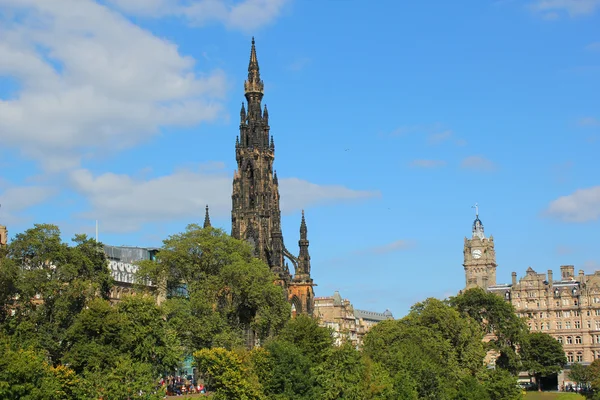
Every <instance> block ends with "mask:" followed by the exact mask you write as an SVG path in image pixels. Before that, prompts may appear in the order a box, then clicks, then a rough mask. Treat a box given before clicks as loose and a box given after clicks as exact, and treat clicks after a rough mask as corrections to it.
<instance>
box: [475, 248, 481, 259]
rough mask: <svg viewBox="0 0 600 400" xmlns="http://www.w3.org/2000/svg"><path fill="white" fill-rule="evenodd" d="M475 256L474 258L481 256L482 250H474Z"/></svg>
mask: <svg viewBox="0 0 600 400" xmlns="http://www.w3.org/2000/svg"><path fill="white" fill-rule="evenodd" d="M473 258H474V259H478V258H481V250H473Z"/></svg>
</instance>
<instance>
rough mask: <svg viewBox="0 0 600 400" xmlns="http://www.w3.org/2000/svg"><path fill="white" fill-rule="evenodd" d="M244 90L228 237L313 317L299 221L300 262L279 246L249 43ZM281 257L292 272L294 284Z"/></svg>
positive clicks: (264, 116)
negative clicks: (241, 243) (245, 246)
mask: <svg viewBox="0 0 600 400" xmlns="http://www.w3.org/2000/svg"><path fill="white" fill-rule="evenodd" d="M244 89H245V97H246V101H247V103H248V104H247V108H248V110H247V111H246V106H245V104H244V103H242V109H241V111H240V134H239V136H238V137H237V138H236V143H235V156H236V161H237V167H238V168H237V170H236V171H235V172H234V175H233V194H232V196H231V200H232V210H231V236H233V237H235V238H236V239H241V240H246V241H248V242H249V243H250V244H251V245H252V247H253V248H254V255H255V256H256V257H258V258H260V259H262V260H263V261H265V262H266V263H267V265H268V266H269V267H270V268H271V271H273V272H274V273H275V274H276V275H277V276H278V282H277V283H278V284H280V285H281V286H283V287H284V288H285V289H286V290H287V293H288V296H289V299H290V301H292V304H293V305H294V307H295V308H296V311H297V312H308V311H312V303H313V300H312V299H313V298H314V296H313V290H312V286H313V284H312V279H310V256H309V255H308V240H307V238H306V222H305V221H304V217H303V218H302V226H303V228H302V227H301V229H300V231H301V239H300V249H301V250H300V256H299V257H295V256H293V255H292V254H291V253H290V252H289V251H288V250H287V249H286V248H285V245H284V243H283V234H282V232H281V211H280V208H279V182H278V180H277V173H276V172H275V171H274V170H273V162H274V160H275V143H274V140H273V137H272V136H270V134H269V131H270V127H269V112H268V111H267V106H266V105H265V106H264V109H263V108H262V106H261V101H262V98H263V95H264V84H263V81H262V80H261V79H260V71H259V67H258V59H257V57H256V47H255V43H254V38H252V48H251V50H250V63H249V65H248V79H247V80H246V81H245V82H244ZM302 232H304V233H302ZM284 257H285V258H287V259H289V260H290V261H291V262H292V264H293V265H294V267H295V273H296V276H295V277H294V279H292V275H291V274H290V270H289V267H288V265H287V264H286V263H285V260H284ZM301 288H303V289H301Z"/></svg>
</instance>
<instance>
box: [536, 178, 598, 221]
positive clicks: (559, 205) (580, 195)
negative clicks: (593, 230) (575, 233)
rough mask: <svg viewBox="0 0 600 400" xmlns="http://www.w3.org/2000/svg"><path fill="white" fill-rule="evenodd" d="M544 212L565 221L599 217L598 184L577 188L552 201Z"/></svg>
mask: <svg viewBox="0 0 600 400" xmlns="http://www.w3.org/2000/svg"><path fill="white" fill-rule="evenodd" d="M546 214H547V215H549V216H551V217H554V218H557V219H559V220H561V221H565V222H587V221H595V220H597V219H599V218H600V186H594V187H591V188H587V189H579V190H577V191H575V192H574V193H571V194H570V195H567V196H562V197H559V198H558V199H556V200H554V201H552V202H551V203H550V205H549V206H548V208H547V209H546Z"/></svg>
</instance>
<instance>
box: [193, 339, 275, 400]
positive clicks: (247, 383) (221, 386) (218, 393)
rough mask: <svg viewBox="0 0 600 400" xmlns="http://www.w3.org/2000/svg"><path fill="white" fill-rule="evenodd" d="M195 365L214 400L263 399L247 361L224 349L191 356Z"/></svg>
mask: <svg viewBox="0 0 600 400" xmlns="http://www.w3.org/2000/svg"><path fill="white" fill-rule="evenodd" d="M194 357H195V359H196V365H197V366H198V368H199V370H200V371H202V373H203V375H204V376H206V377H207V378H208V381H209V390H214V391H215V396H214V398H215V400H229V399H240V400H264V399H265V396H264V395H263V393H262V387H261V385H260V383H259V381H258V378H257V376H256V375H255V374H254V373H253V370H252V367H251V364H249V359H246V357H244V356H243V355H240V354H238V353H236V352H235V351H231V350H226V349H223V348H214V349H202V350H198V351H196V352H195V353H194Z"/></svg>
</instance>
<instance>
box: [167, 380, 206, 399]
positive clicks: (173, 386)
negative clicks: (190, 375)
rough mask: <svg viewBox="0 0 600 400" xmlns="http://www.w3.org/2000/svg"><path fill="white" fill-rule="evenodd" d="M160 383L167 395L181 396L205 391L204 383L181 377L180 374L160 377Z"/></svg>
mask: <svg viewBox="0 0 600 400" xmlns="http://www.w3.org/2000/svg"><path fill="white" fill-rule="evenodd" d="M160 385H161V386H163V387H166V389H167V396H183V395H186V394H195V393H201V394H203V393H206V387H205V386H204V383H201V382H197V383H194V382H193V381H191V380H189V379H186V378H182V377H181V376H168V377H167V378H166V379H165V378H161V380H160Z"/></svg>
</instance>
